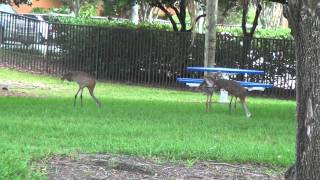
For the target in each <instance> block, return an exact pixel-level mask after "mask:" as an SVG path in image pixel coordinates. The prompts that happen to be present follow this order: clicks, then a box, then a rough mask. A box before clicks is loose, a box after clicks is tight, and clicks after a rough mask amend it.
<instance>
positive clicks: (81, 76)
mask: <svg viewBox="0 0 320 180" xmlns="http://www.w3.org/2000/svg"><path fill="white" fill-rule="evenodd" d="M61 80H68V81H75V82H77V83H78V84H79V90H78V92H77V93H76V95H75V96H74V102H73V105H74V106H75V105H76V99H77V96H78V94H79V92H80V99H81V106H82V92H83V88H85V87H87V88H88V90H89V93H90V95H91V97H92V98H93V100H94V101H95V102H96V104H97V106H98V107H101V103H100V101H99V100H98V99H97V98H96V97H95V96H94V94H93V91H94V88H95V86H96V79H95V78H94V77H93V76H91V75H90V74H88V73H86V72H81V71H71V72H68V73H66V74H64V75H63V76H62V78H61Z"/></svg>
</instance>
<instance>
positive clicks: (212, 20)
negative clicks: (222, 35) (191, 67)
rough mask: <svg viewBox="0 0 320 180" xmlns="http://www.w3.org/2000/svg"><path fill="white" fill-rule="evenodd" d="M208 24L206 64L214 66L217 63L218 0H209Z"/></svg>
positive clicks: (206, 65)
mask: <svg viewBox="0 0 320 180" xmlns="http://www.w3.org/2000/svg"><path fill="white" fill-rule="evenodd" d="M206 9H207V10H206V11H207V20H206V22H207V25H206V35H205V52H204V66H205V67H212V66H215V65H216V61H215V55H216V40H217V35H216V23H217V14H218V0H207V8H206Z"/></svg>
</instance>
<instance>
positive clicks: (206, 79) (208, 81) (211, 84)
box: [204, 77, 213, 87]
mask: <svg viewBox="0 0 320 180" xmlns="http://www.w3.org/2000/svg"><path fill="white" fill-rule="evenodd" d="M204 82H205V84H206V85H207V86H208V87H213V81H212V80H211V79H210V78H208V77H204Z"/></svg>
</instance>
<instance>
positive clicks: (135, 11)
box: [130, 0, 139, 24]
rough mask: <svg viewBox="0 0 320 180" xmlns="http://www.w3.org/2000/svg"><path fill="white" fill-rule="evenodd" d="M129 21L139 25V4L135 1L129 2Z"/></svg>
mask: <svg viewBox="0 0 320 180" xmlns="http://www.w3.org/2000/svg"><path fill="white" fill-rule="evenodd" d="M130 21H131V22H133V23H134V24H139V4H138V3H137V0H131V12H130Z"/></svg>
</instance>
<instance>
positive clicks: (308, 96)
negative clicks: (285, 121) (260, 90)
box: [286, 0, 320, 180]
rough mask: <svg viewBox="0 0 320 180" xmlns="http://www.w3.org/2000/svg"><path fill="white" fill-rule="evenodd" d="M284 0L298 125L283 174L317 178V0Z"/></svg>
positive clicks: (319, 51) (310, 179)
mask: <svg viewBox="0 0 320 180" xmlns="http://www.w3.org/2000/svg"><path fill="white" fill-rule="evenodd" d="M288 2H289V21H290V25H291V26H292V27H293V29H294V38H295V45H296V59H297V69H296V70H297V96H296V97H297V98H296V99H297V125H298V127H297V144H296V147H297V151H296V164H295V168H291V169H290V170H289V171H288V174H287V177H286V178H287V179H299V180H300V179H301V180H302V179H308V180H313V179H315V180H316V179H319V178H320V78H319V77H320V43H319V42H320V13H319V12H320V8H319V7H317V4H318V0H308V1H305V0H290V1H288ZM293 169H294V170H293ZM290 172H291V173H290ZM292 172H294V173H292Z"/></svg>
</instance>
